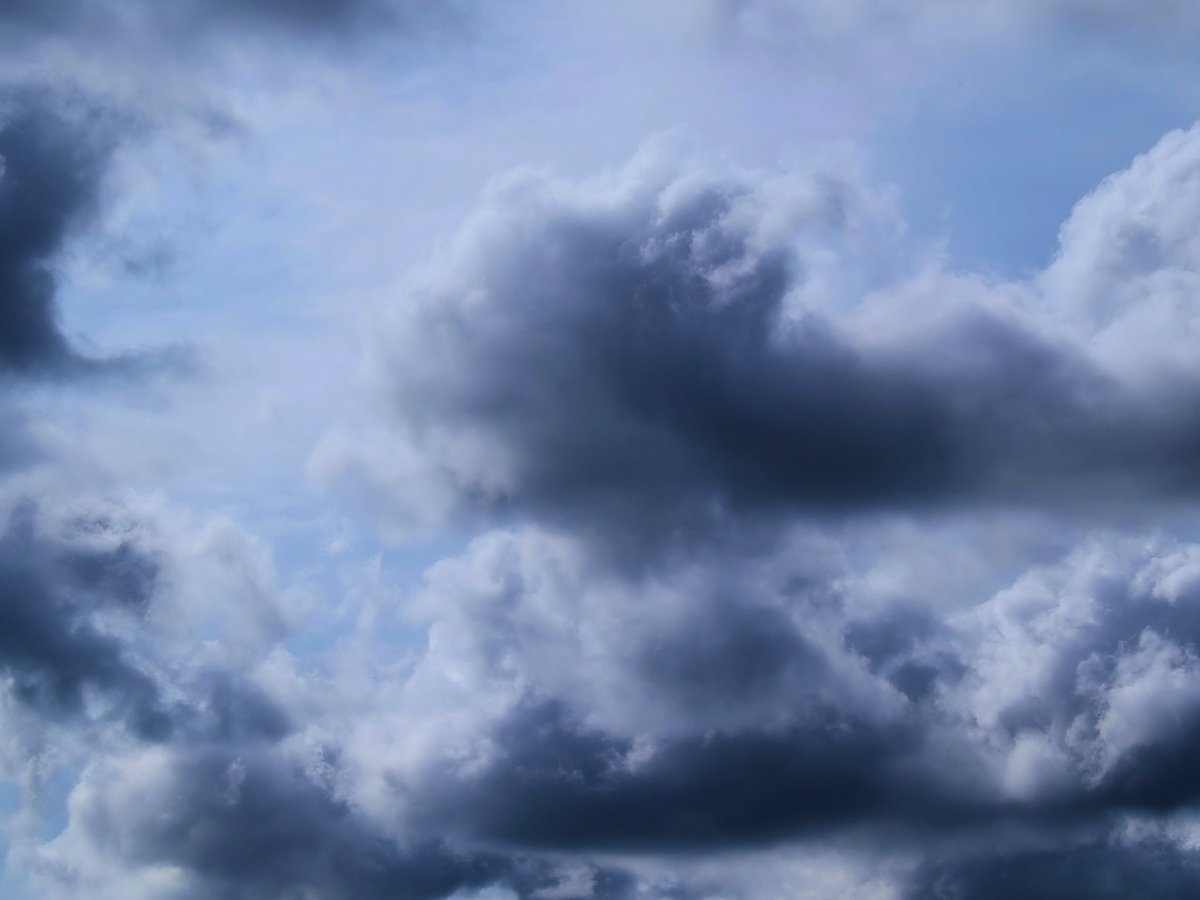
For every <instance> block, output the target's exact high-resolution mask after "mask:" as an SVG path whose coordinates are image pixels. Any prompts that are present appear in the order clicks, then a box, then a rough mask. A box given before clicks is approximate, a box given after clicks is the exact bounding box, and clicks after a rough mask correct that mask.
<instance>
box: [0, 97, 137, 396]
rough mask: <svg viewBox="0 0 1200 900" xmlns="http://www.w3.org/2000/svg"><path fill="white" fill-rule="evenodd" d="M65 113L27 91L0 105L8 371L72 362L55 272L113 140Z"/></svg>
mask: <svg viewBox="0 0 1200 900" xmlns="http://www.w3.org/2000/svg"><path fill="white" fill-rule="evenodd" d="M71 105H72V104H70V103H68V102H66V101H62V100H60V99H57V98H55V97H53V96H52V95H49V94H47V93H42V92H38V91H32V90H19V91H12V92H9V93H7V94H6V95H5V96H3V97H2V98H0V160H2V166H3V167H2V168H0V367H2V368H3V369H7V370H9V371H13V370H18V371H25V372H28V371H35V370H39V369H41V370H46V369H62V368H64V367H66V366H68V365H70V364H71V363H72V362H73V361H78V356H77V354H76V352H75V351H74V350H73V348H71V347H70V345H69V344H68V342H67V340H66V338H65V337H64V336H63V334H62V331H61V329H60V326H59V321H58V318H59V314H58V307H57V305H56V302H55V295H56V293H57V277H58V276H57V273H56V269H55V267H56V265H57V264H58V262H59V255H60V254H61V253H62V251H63V248H64V246H65V244H66V242H67V240H68V239H69V238H70V237H71V236H72V234H73V233H74V232H75V230H76V229H78V228H79V227H80V226H81V225H83V224H84V223H85V222H86V220H87V219H88V217H89V216H90V215H92V214H93V213H94V212H95V211H96V204H97V202H98V199H99V189H100V183H101V180H102V178H103V175H104V173H105V171H106V169H107V166H108V162H109V158H110V155H111V153H112V150H113V148H114V145H115V140H114V137H115V135H114V134H113V132H112V130H111V129H110V128H108V127H106V123H105V122H104V121H103V120H102V119H103V117H102V116H101V115H99V114H97V113H95V112H92V111H88V110H86V109H84V110H82V111H81V110H78V109H76V110H74V111H73V112H72V111H71V110H70V106H71Z"/></svg>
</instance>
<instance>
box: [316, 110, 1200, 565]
mask: <svg viewBox="0 0 1200 900" xmlns="http://www.w3.org/2000/svg"><path fill="white" fill-rule="evenodd" d="M1197 142H1198V139H1197V137H1196V134H1195V132H1190V133H1187V134H1179V135H1173V136H1170V137H1168V138H1167V139H1166V140H1165V142H1164V145H1163V146H1162V147H1160V148H1158V149H1157V150H1156V151H1155V152H1154V153H1152V154H1151V155H1150V156H1149V157H1147V160H1145V161H1140V162H1139V163H1138V164H1136V165H1135V167H1134V169H1133V170H1131V171H1130V173H1127V174H1126V175H1122V176H1120V177H1119V178H1117V179H1116V180H1114V181H1113V182H1112V183H1109V184H1106V185H1105V186H1104V187H1102V188H1101V190H1100V192H1099V193H1098V194H1097V195H1095V196H1093V197H1091V198H1089V199H1088V200H1087V201H1085V202H1084V203H1083V204H1081V206H1080V208H1079V209H1078V210H1077V211H1076V213H1075V215H1074V217H1073V218H1072V222H1071V223H1070V224H1069V225H1068V226H1067V228H1066V230H1065V231H1064V245H1063V251H1062V254H1061V255H1060V258H1059V260H1058V261H1057V262H1056V263H1055V265H1054V267H1053V268H1052V269H1051V270H1050V271H1049V272H1047V273H1046V275H1045V277H1044V278H1043V279H1042V280H1041V281H1039V282H1036V283H1033V282H1030V283H1013V284H996V283H994V282H988V281H986V280H984V279H980V278H975V277H972V276H967V275H961V274H953V273H947V272H944V271H941V270H940V269H938V268H937V266H936V265H933V266H932V267H931V268H929V267H927V268H924V269H921V268H919V267H913V266H912V265H909V266H907V267H905V266H904V265H902V264H900V263H898V262H897V260H899V259H902V257H903V253H902V251H901V249H900V248H902V247H903V244H902V242H901V239H900V238H899V237H898V236H897V234H896V230H897V229H896V225H895V222H894V219H893V217H892V216H891V214H890V207H889V205H888V203H887V202H886V198H884V199H881V198H879V197H878V196H876V195H874V194H873V193H872V192H871V191H870V190H869V189H868V188H866V187H864V186H863V185H862V184H861V183H859V182H858V181H856V180H854V179H853V178H851V177H850V176H849V175H847V174H846V173H836V172H817V173H815V174H812V175H809V176H807V177H796V178H794V179H790V180H788V181H785V182H783V183H781V182H780V181H779V180H776V179H771V178H766V177H763V176H754V175H746V174H742V175H737V174H734V175H718V174H702V173H692V174H689V175H686V176H682V177H675V176H674V175H673V174H670V173H669V170H668V171H663V170H662V169H660V168H656V167H655V166H653V165H645V164H643V163H635V164H634V165H633V166H632V167H631V168H629V169H628V170H626V171H625V172H623V173H620V174H619V175H617V176H615V177H613V178H611V179H608V180H605V181H602V182H600V183H595V184H589V185H586V186H583V187H570V186H564V185H561V184H556V183H554V182H552V181H547V180H544V179H541V178H538V177H536V176H531V177H528V178H524V179H521V180H519V181H518V182H516V183H514V184H509V185H508V186H506V187H503V188H501V189H500V190H498V191H497V192H496V193H495V194H494V195H493V196H492V197H491V198H490V199H489V200H488V201H487V203H486V205H485V207H484V208H483V209H482V210H481V211H480V212H479V213H478V214H477V215H476V216H475V218H474V219H473V221H472V222H471V224H470V225H468V226H467V227H466V228H465V229H464V230H463V232H462V234H461V235H460V237H459V240H458V242H457V244H456V245H455V247H454V249H453V250H452V251H451V252H449V253H448V254H447V258H446V259H445V261H444V263H442V268H441V270H440V271H438V272H437V273H436V274H435V275H433V276H430V278H429V279H428V283H426V284H424V285H422V286H421V287H419V288H416V289H414V290H413V291H411V292H410V293H409V295H408V296H407V297H406V298H405V300H404V302H403V303H402V304H399V305H398V306H397V308H396V310H395V311H394V314H393V315H392V316H391V320H390V322H389V323H387V324H386V325H385V330H384V332H383V337H382V338H381V340H380V341H379V344H378V351H377V354H376V356H377V368H378V369H379V371H380V373H381V374H380V380H381V381H382V383H383V388H384V390H385V391H386V392H387V397H388V402H389V404H390V407H391V409H392V413H393V416H394V419H395V422H396V425H397V428H396V431H395V437H393V438H390V439H389V438H385V439H384V441H385V443H384V447H383V448H382V449H379V450H376V449H373V448H372V447H371V445H370V444H369V443H367V444H366V449H362V450H360V449H358V447H356V445H355V443H354V442H353V441H352V440H350V441H347V440H346V439H344V438H343V439H340V440H339V439H337V438H334V439H331V441H330V442H329V443H328V444H327V445H326V446H325V447H324V448H323V449H322V450H321V451H320V452H319V453H318V454H317V456H316V458H315V460H314V469H315V471H316V472H317V473H318V475H320V476H323V477H327V478H331V479H341V480H342V481H343V482H344V483H347V484H349V485H351V486H352V487H353V486H354V485H356V484H358V485H366V487H365V488H364V489H362V490H363V493H366V494H372V493H373V494H375V495H376V498H377V502H380V503H383V504H386V503H392V504H393V505H394V507H396V509H394V510H393V512H395V511H397V510H398V511H399V512H401V513H403V512H405V510H403V509H402V507H403V506H404V505H405V504H407V505H409V506H410V507H412V509H410V510H408V512H413V513H422V512H425V513H428V512H429V511H430V510H431V509H433V510H436V508H437V507H438V506H439V505H441V506H449V507H451V508H452V511H453V509H454V508H457V510H458V511H459V512H461V511H463V510H467V511H471V510H474V511H475V512H479V511H484V512H486V513H489V514H492V515H499V516H518V517H520V516H534V517H537V518H539V519H540V520H542V521H546V522H550V523H554V524H556V525H560V526H567V527H571V528H576V529H584V530H588V531H590V532H591V533H592V534H593V536H595V537H597V538H598V539H599V540H600V541H602V542H604V543H608V544H610V545H612V546H617V547H620V546H621V545H625V547H626V548H630V549H631V550H633V551H636V550H644V549H645V548H647V547H652V546H655V545H659V544H661V543H663V542H664V541H666V542H668V543H669V542H670V541H678V540H683V541H685V542H686V541H687V540H689V539H692V538H695V537H697V536H703V535H705V534H708V533H713V532H715V531H720V530H721V529H722V527H723V525H722V523H726V522H731V521H737V522H739V527H743V528H744V527H747V526H748V525H750V524H753V522H754V521H764V520H766V521H769V520H777V519H778V518H779V517H781V516H782V517H784V518H786V517H788V516H792V515H795V514H797V513H819V512H854V511H862V510H879V509H889V508H914V507H915V508H928V507H931V506H953V505H955V504H962V503H980V502H982V503H985V504H988V503H990V504H996V503H1001V504H1009V503H1017V504H1028V505H1035V506H1036V505H1045V504H1049V505H1051V506H1053V507H1056V508H1059V509H1070V508H1071V507H1072V506H1073V505H1080V504H1083V505H1091V506H1097V505H1099V506H1103V505H1104V504H1105V503H1122V504H1125V503H1128V502H1130V501H1133V502H1142V501H1152V500H1155V499H1158V500H1163V499H1167V498H1170V497H1178V496H1191V495H1192V494H1193V492H1194V490H1195V487H1196V470H1195V465H1194V460H1193V452H1192V448H1193V447H1194V446H1195V442H1196V440H1197V438H1198V436H1200V422H1198V421H1197V420H1196V416H1195V413H1194V408H1195V404H1194V402H1193V399H1192V398H1194V397H1195V396H1196V392H1197V389H1198V388H1200V378H1198V377H1197V375H1196V373H1195V372H1194V367H1192V368H1185V367H1184V366H1183V365H1182V364H1181V365H1180V366H1177V367H1176V368H1175V369H1168V368H1167V367H1166V366H1165V365H1164V364H1163V357H1162V355H1156V354H1154V353H1151V352H1144V353H1141V354H1140V355H1138V356H1137V357H1136V359H1135V360H1134V362H1133V363H1132V364H1131V363H1130V362H1129V359H1128V358H1127V357H1128V354H1126V357H1122V358H1116V356H1115V355H1114V352H1113V351H1112V349H1111V347H1109V346H1106V345H1105V343H1104V341H1103V339H1102V337H1099V338H1098V337H1097V336H1096V335H1095V334H1094V333H1093V332H1091V331H1088V330H1087V329H1082V328H1079V327H1076V326H1074V325H1073V324H1072V322H1071V321H1070V317H1069V316H1066V315H1065V314H1059V313H1058V312H1056V310H1060V309H1064V308H1068V307H1072V306H1076V307H1077V306H1079V305H1080V304H1082V303H1083V301H1082V300H1080V299H1078V298H1077V297H1076V295H1077V294H1078V292H1079V291H1080V290H1084V291H1087V290H1092V292H1093V293H1095V291H1096V290H1100V291H1102V292H1103V293H1104V295H1105V296H1109V295H1110V294H1111V293H1112V292H1114V291H1120V290H1121V287H1120V285H1121V282H1117V283H1115V284H1114V283H1112V282H1111V281H1101V280H1100V277H1101V276H1099V275H1096V274H1095V273H1096V270H1097V269H1099V268H1101V265H1099V264H1098V265H1096V266H1089V265H1088V259H1083V258H1081V257H1082V256H1083V255H1084V254H1089V253H1090V254H1091V256H1089V257H1088V258H1089V259H1103V260H1104V262H1103V265H1104V266H1113V265H1117V264H1118V263H1117V261H1116V259H1115V257H1114V255H1113V254H1111V253H1106V252H1103V249H1102V248H1089V247H1085V246H1084V245H1085V242H1086V241H1087V238H1086V237H1084V235H1085V233H1087V234H1090V233H1092V231H1095V232H1099V233H1106V229H1109V228H1111V229H1117V228H1119V227H1120V226H1119V225H1117V224H1116V221H1115V219H1114V217H1113V216H1106V215H1105V213H1104V210H1105V209H1106V206H1105V203H1104V197H1105V196H1106V195H1107V194H1108V193H1112V192H1113V191H1116V190H1118V189H1120V190H1122V191H1124V192H1129V191H1131V190H1134V189H1135V188H1134V187H1120V186H1121V185H1122V184H1123V183H1124V182H1127V181H1134V182H1141V181H1142V180H1144V179H1145V177H1146V176H1145V175H1143V174H1141V173H1142V170H1144V169H1146V168H1148V167H1151V168H1153V169H1154V170H1155V171H1156V172H1159V171H1162V170H1166V169H1170V168H1171V167H1175V168H1180V167H1186V164H1187V159H1188V158H1190V157H1188V156H1187V155H1186V154H1182V155H1183V157H1184V158H1183V159H1182V160H1181V159H1179V157H1180V155H1181V153H1180V151H1179V150H1178V149H1173V148H1176V147H1178V146H1184V145H1186V146H1188V147H1191V146H1193V145H1195V144H1196V143H1197ZM1187 171H1190V169H1189V170H1187ZM1162 177H1163V179H1164V181H1165V180H1167V179H1168V178H1169V177H1170V176H1168V175H1163V176H1162ZM1189 196H1190V195H1189V194H1187V193H1186V192H1180V191H1174V192H1173V193H1172V196H1171V197H1170V198H1168V197H1166V196H1165V194H1164V195H1163V196H1162V199H1161V203H1163V204H1168V203H1170V204H1172V209H1173V210H1174V212H1175V216H1176V217H1177V218H1178V220H1179V221H1180V222H1181V223H1184V222H1188V221H1192V220H1194V219H1195V216H1196V211H1195V209H1193V208H1192V206H1194V204H1192V205H1189V204H1188V197H1189ZM1143 202H1151V201H1150V200H1143ZM1189 216H1190V218H1189ZM1095 220H1100V222H1099V223H1096V224H1093V225H1091V226H1088V225H1086V224H1085V223H1087V222H1095ZM1156 220H1162V221H1164V222H1167V221H1170V219H1169V217H1165V216H1163V217H1156ZM1089 227H1090V228H1091V231H1088V228H1089ZM1161 227H1166V225H1165V224H1164V225H1163V226H1161ZM1179 230H1180V232H1181V233H1182V231H1183V230H1184V229H1183V227H1182V224H1181V226H1180V229H1179ZM1161 252H1162V253H1165V254H1168V257H1169V259H1172V260H1174V259H1178V260H1180V262H1179V263H1178V265H1179V266H1182V267H1185V268H1186V266H1187V262H1186V259H1187V253H1186V248H1182V247H1181V248H1180V249H1179V252H1178V253H1176V254H1171V245H1170V244H1168V243H1165V242H1164V243H1163V245H1162V249H1161ZM1147 264H1149V263H1147ZM1170 265H1172V264H1171V263H1167V262H1163V263H1160V264H1157V265H1155V267H1154V269H1153V271H1154V273H1155V277H1157V278H1160V279H1166V280H1172V278H1173V276H1172V274H1171V272H1172V271H1173V270H1171V269H1170V268H1169V266H1170ZM1072 266H1074V267H1075V269H1072V268H1071V267H1072ZM914 269H915V271H914ZM1077 269H1082V270H1083V271H1086V272H1087V273H1089V274H1088V276H1087V277H1089V278H1092V279H1093V282H1091V283H1094V284H1097V285H1101V284H1102V285H1105V287H1102V288H1097V289H1089V288H1088V287H1087V284H1088V283H1089V282H1088V281H1087V278H1085V277H1082V276H1081V277H1078V278H1074V279H1072V278H1071V277H1070V274H1069V273H1070V272H1071V271H1074V270H1077ZM1133 277H1134V276H1133V275H1131V276H1130V278H1131V279H1132V278H1133ZM1138 277H1141V276H1138ZM1174 280H1178V279H1174ZM1064 282H1069V284H1064ZM832 285H836V286H837V287H836V288H834V287H832ZM1154 296H1155V298H1156V299H1155V301H1154V302H1153V303H1149V304H1137V303H1129V304H1127V305H1126V306H1124V307H1122V308H1123V309H1125V310H1126V312H1125V314H1124V315H1125V318H1126V319H1127V320H1128V322H1127V324H1126V326H1125V327H1127V328H1134V327H1140V328H1150V327H1157V328H1158V331H1159V333H1160V334H1161V333H1162V332H1165V331H1167V330H1170V331H1171V332H1172V333H1173V334H1174V335H1175V336H1176V338H1175V339H1176V340H1178V341H1181V342H1182V336H1183V335H1186V334H1189V333H1192V332H1191V331H1190V330H1189V329H1190V328H1191V326H1190V325H1189V321H1188V320H1187V319H1186V318H1185V315H1184V314H1178V313H1180V307H1181V306H1182V302H1183V301H1182V299H1181V300H1180V301H1179V302H1177V303H1175V304H1174V305H1173V306H1172V309H1173V310H1175V311H1176V313H1177V314H1176V315H1173V316H1165V315H1164V314H1163V313H1162V312H1161V311H1160V309H1159V304H1161V303H1164V302H1168V301H1165V300H1164V299H1163V296H1162V294H1161V292H1158V293H1155V295H1154ZM1177 296H1179V297H1181V298H1182V296H1183V295H1182V294H1178V295H1177ZM1156 322H1157V323H1159V325H1158V326H1155V325H1154V323H1156ZM1128 323H1136V324H1128ZM1168 323H1169V324H1168ZM1120 346H1121V347H1123V348H1127V349H1128V350H1129V353H1132V352H1133V350H1132V348H1131V345H1130V344H1129V343H1128V342H1125V341H1120ZM1146 349H1147V350H1148V349H1149V348H1146ZM1179 356H1182V353H1181V354H1179ZM371 485H375V486H376V487H381V486H382V487H383V488H384V490H383V491H382V492H381V491H377V490H373V489H372V488H371V487H370V486H371ZM726 530H728V529H726Z"/></svg>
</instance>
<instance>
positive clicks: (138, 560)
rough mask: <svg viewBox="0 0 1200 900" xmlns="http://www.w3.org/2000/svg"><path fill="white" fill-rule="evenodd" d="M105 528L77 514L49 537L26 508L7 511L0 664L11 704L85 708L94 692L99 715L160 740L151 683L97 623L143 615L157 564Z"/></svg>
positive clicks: (0, 581)
mask: <svg viewBox="0 0 1200 900" xmlns="http://www.w3.org/2000/svg"><path fill="white" fill-rule="evenodd" d="M111 529H112V525H111V524H110V523H106V522H105V521H104V520H103V519H97V520H84V521H79V522H77V523H74V524H73V525H71V526H70V530H69V532H68V533H67V534H66V535H65V536H63V537H55V536H52V535H44V534H41V533H40V532H39V523H38V518H37V512H36V509H35V508H34V507H32V506H24V507H21V508H19V509H18V510H17V511H16V512H15V513H14V514H13V515H12V517H11V518H10V520H9V521H8V523H7V525H6V527H5V530H4V533H3V535H2V536H0V585H2V587H0V671H2V672H3V673H4V675H5V676H6V680H7V682H8V687H9V689H10V690H11V691H12V693H13V695H14V696H15V697H16V698H17V699H18V700H19V701H20V702H21V703H23V704H26V705H29V706H32V707H34V708H36V709H38V710H40V711H42V712H44V713H46V714H47V715H49V716H51V717H52V718H59V717H63V716H81V715H85V713H86V706H85V701H86V700H87V699H88V695H89V694H94V695H97V696H98V697H99V698H101V699H102V700H103V701H104V705H107V706H109V707H111V710H110V711H106V712H105V713H104V714H105V715H109V714H115V715H117V716H118V717H121V718H123V719H125V720H127V721H128V724H129V725H130V727H131V728H132V729H133V730H134V731H135V732H137V733H139V734H141V735H142V736H144V737H147V738H160V737H162V736H164V735H165V734H166V733H167V732H168V731H169V730H170V727H171V722H170V719H169V717H168V715H167V713H166V711H165V710H164V708H163V703H162V700H161V698H160V696H159V691H158V685H157V683H156V681H155V680H154V679H153V678H152V677H151V676H150V675H148V674H147V673H145V672H144V671H142V669H141V668H140V667H139V666H138V665H137V663H136V662H135V661H134V660H132V659H130V658H129V656H128V654H127V647H126V645H125V644H124V643H123V642H122V641H121V640H120V639H119V638H118V637H117V636H116V635H115V634H113V633H110V632H109V631H108V630H107V629H106V628H105V627H104V624H103V620H104V617H105V616H107V615H111V614H114V613H115V614H118V615H120V616H123V617H127V618H131V619H133V620H134V621H135V622H136V621H137V620H138V619H139V618H140V617H141V616H143V615H144V614H145V611H146V607H147V605H148V603H149V602H150V597H151V595H152V593H153V591H154V590H155V583H156V578H157V573H158V566H157V563H156V561H155V559H154V557H153V556H152V555H148V554H147V553H146V552H145V551H144V550H142V549H141V548H139V547H138V545H137V544H136V543H135V542H134V541H133V540H130V539H122V537H121V535H120V530H119V528H118V529H117V530H116V531H115V533H114V532H113V531H112V530H111ZM72 532H73V533H72ZM97 538H98V539H99V546H89V544H96V543H97ZM101 708H102V709H103V706H102V707H101Z"/></svg>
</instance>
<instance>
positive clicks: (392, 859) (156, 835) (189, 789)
mask: <svg viewBox="0 0 1200 900" xmlns="http://www.w3.org/2000/svg"><path fill="white" fill-rule="evenodd" d="M167 762H168V768H167V769H166V770H165V771H162V772H160V773H158V777H157V778H156V779H155V780H154V781H152V782H151V783H150V784H148V785H147V786H146V789H145V791H144V792H143V793H142V794H141V796H140V797H138V798H137V799H136V800H133V801H132V802H129V801H130V800H131V798H129V797H127V796H125V795H124V794H122V795H120V796H107V795H105V794H104V793H103V791H102V792H101V793H100V794H99V795H97V796H95V797H94V799H93V801H92V805H91V807H90V808H89V809H88V810H87V811H86V822H87V827H88V828H89V830H90V831H91V836H92V837H93V838H94V840H95V841H96V843H97V844H98V845H99V846H101V847H112V848H113V849H114V850H124V851H125V852H127V853H128V854H129V859H128V860H127V861H128V862H130V863H133V864H143V865H144V864H165V865H174V866H180V867H182V868H183V869H184V870H185V871H187V872H188V873H190V874H191V875H192V876H193V877H194V878H195V879H196V881H197V888H198V889H203V890H204V891H206V892H208V893H206V895H207V896H222V897H230V898H242V897H245V898H251V897H263V896H291V895H293V894H298V893H304V894H305V895H312V896H320V897H334V896H348V895H353V896H355V897H363V898H385V897H406V898H412V900H425V898H435V897H445V896H447V895H449V894H451V893H453V892H454V891H456V890H459V889H460V888H464V887H471V886H481V885H485V884H489V883H492V882H495V881H497V880H500V879H501V878H503V877H506V876H507V875H508V874H509V872H510V870H511V868H510V866H509V865H508V864H506V863H505V862H504V861H503V860H502V859H500V858H499V857H473V856H466V855H459V854H456V853H454V852H453V851H451V850H449V849H448V848H446V847H445V846H444V845H442V844H440V843H439V842H436V841H435V842H430V843H426V844H418V845H416V846H412V847H404V846H401V845H399V844H397V843H395V842H394V841H392V840H390V839H388V838H387V837H385V836H384V835H382V834H381V833H378V832H377V831H375V830H373V829H371V828H370V827H368V826H367V825H365V824H364V823H362V822H361V821H360V820H359V818H358V817H357V816H356V814H355V813H354V812H353V811H352V810H351V809H350V808H349V807H348V806H347V805H346V804H345V803H344V802H342V801H341V800H338V799H337V798H336V797H335V796H333V794H332V793H331V790H330V788H329V786H327V785H324V784H322V783H320V781H319V780H315V779H314V777H313V775H312V773H309V772H306V771H304V769H303V767H301V766H297V765H295V764H294V763H291V762H289V761H288V760H286V759H284V758H281V757H279V756H276V755H272V754H270V753H269V752H254V751H250V750H248V749H246V748H239V749H236V750H231V751H225V750H220V749H209V750H203V749H201V750H180V751H179V752H178V753H177V754H175V755H172V756H170V757H169V759H168V760H167Z"/></svg>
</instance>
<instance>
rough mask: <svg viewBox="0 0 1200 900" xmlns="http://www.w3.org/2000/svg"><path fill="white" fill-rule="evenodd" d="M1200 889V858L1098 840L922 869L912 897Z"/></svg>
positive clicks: (1157, 844) (1163, 846)
mask: <svg viewBox="0 0 1200 900" xmlns="http://www.w3.org/2000/svg"><path fill="white" fill-rule="evenodd" d="M1197 888H1200V859H1198V858H1197V856H1196V852H1195V850H1193V849H1190V848H1187V847H1181V846H1179V845H1178V844H1177V843H1175V842H1173V841H1170V840H1164V839H1161V838H1159V839H1151V840H1143V841H1130V840H1121V839H1120V837H1119V836H1118V837H1116V838H1115V839H1112V840H1095V841H1091V842H1086V843H1081V844H1068V845H1066V846H1059V847H1053V848H1023V849H1014V850H1012V851H1010V852H1004V851H1000V852H993V853H988V854H979V855H977V856H971V857H969V858H966V859H960V860H955V861H952V862H948V863H942V864H931V865H929V866H927V867H925V868H923V869H922V870H921V871H920V872H919V873H918V874H917V876H916V878H915V880H914V883H913V884H912V885H911V886H910V887H909V890H908V892H907V893H906V896H907V897H911V898H914V900H915V898H918V897H933V898H937V900H959V898H963V900H965V898H967V897H970V898H980V900H987V898H992V897H996V898H1000V897H1013V896H1021V897H1031V898H1041V897H1045V898H1050V897H1062V896H1077V897H1094V898H1096V900H1103V898H1107V897H1112V898H1117V897H1181V896H1186V895H1188V894H1191V893H1193V892H1194V891H1196V890H1197Z"/></svg>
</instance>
